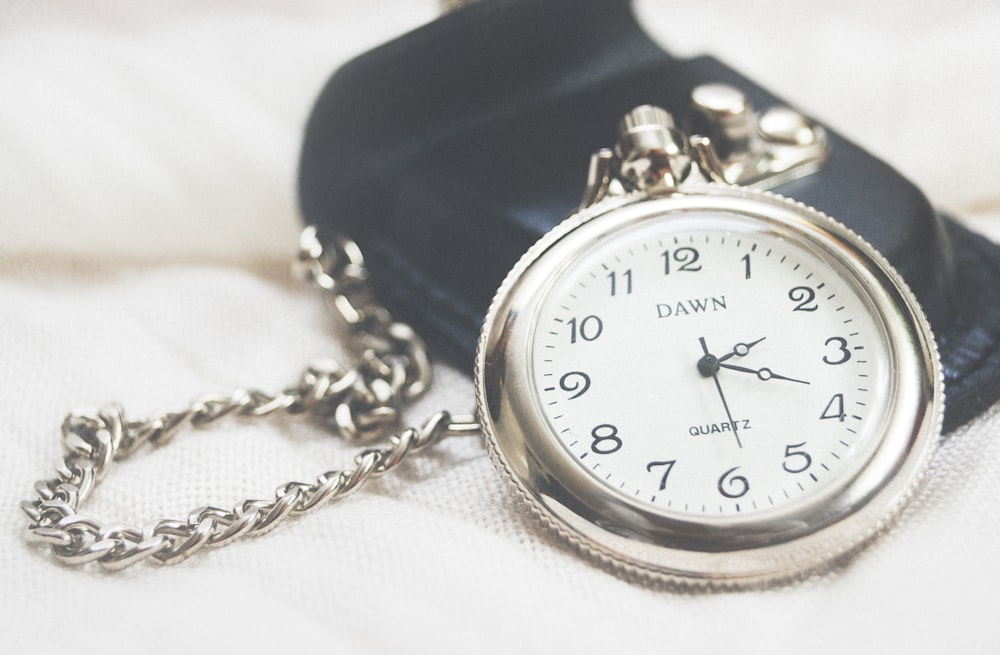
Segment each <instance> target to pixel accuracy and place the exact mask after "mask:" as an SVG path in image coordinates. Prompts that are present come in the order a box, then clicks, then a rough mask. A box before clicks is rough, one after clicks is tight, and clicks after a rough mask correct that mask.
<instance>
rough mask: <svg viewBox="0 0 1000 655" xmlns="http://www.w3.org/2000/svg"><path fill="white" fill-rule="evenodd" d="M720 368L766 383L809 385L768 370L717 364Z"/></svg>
mask: <svg viewBox="0 0 1000 655" xmlns="http://www.w3.org/2000/svg"><path fill="white" fill-rule="evenodd" d="M719 366H720V367H722V368H728V369H730V370H733V371H740V372H741V373H753V374H754V375H756V376H757V378H758V379H760V380H763V381H764V382H767V381H768V380H788V381H789V382H798V383H799V384H809V382H807V381H805V380H797V379H796V378H790V377H788V376H786V375H780V374H778V373H775V372H774V371H772V370H771V369H769V368H766V367H765V368H759V369H758V368H747V367H745V366H736V365H735V364H721V363H720V364H719Z"/></svg>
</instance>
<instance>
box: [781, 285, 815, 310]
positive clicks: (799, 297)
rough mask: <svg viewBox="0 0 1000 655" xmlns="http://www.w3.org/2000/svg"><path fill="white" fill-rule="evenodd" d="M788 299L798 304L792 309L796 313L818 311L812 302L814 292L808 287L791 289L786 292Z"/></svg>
mask: <svg viewBox="0 0 1000 655" xmlns="http://www.w3.org/2000/svg"><path fill="white" fill-rule="evenodd" d="M788 299H789V300H791V301H792V302H796V303H798V304H797V305H795V308H794V309H793V311H796V312H814V311H816V310H817V309H819V307H818V306H817V305H816V303H814V302H813V300H815V299H816V292H815V291H813V290H812V289H811V288H810V287H792V289H791V290H790V291H789V292H788Z"/></svg>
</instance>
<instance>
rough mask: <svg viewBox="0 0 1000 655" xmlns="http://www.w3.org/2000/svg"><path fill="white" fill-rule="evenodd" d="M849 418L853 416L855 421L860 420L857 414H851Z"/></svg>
mask: <svg viewBox="0 0 1000 655" xmlns="http://www.w3.org/2000/svg"><path fill="white" fill-rule="evenodd" d="M851 418H853V419H854V420H856V421H860V420H861V417H860V416H858V415H857V414H851Z"/></svg>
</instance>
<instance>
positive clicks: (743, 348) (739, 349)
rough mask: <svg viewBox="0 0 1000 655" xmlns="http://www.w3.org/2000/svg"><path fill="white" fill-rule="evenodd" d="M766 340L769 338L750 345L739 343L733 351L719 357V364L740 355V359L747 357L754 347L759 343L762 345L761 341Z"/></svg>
mask: <svg viewBox="0 0 1000 655" xmlns="http://www.w3.org/2000/svg"><path fill="white" fill-rule="evenodd" d="M766 338H767V337H761V338H760V339H757V340H756V341H751V342H750V343H743V342H742V341H741V342H740V343H738V344H736V345H735V346H733V349H732V351H730V352H728V353H726V354H725V355H723V356H722V357H719V362H720V363H721V362H724V361H726V360H727V359H730V358H732V357H733V355H738V356H740V357H744V356H746V354H747V353H749V352H750V349H751V348H753V347H754V346H756V345H757V344H758V343H760V342H761V341H763V340H764V339H766Z"/></svg>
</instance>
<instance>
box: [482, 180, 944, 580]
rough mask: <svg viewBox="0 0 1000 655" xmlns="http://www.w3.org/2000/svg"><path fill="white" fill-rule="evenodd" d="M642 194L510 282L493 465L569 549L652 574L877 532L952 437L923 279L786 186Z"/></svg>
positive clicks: (491, 347) (487, 356)
mask: <svg viewBox="0 0 1000 655" xmlns="http://www.w3.org/2000/svg"><path fill="white" fill-rule="evenodd" d="M643 200H644V201H642V202H635V201H619V202H617V203H612V204H611V205H610V206H598V207H595V208H593V210H592V211H589V212H587V211H585V212H582V213H581V214H578V215H576V216H574V217H571V218H570V219H568V220H567V221H566V222H564V224H563V225H561V226H560V227H559V228H557V229H556V230H555V231H554V232H553V233H552V234H550V235H549V236H547V237H546V238H544V239H543V240H542V241H541V242H540V243H539V244H537V245H536V246H535V247H534V248H533V249H532V250H531V251H530V252H529V253H528V254H527V255H526V256H525V258H524V259H522V261H521V262H520V263H519V264H518V266H517V267H516V268H515V270H514V271H513V272H512V274H511V276H510V277H509V278H508V280H507V281H506V282H505V283H504V285H503V286H502V287H501V289H500V291H499V292H498V295H497V298H496V299H495V301H494V305H493V307H492V308H491V311H490V314H489V316H488V317H487V322H486V325H485V326H484V332H483V336H482V340H481V342H480V353H479V360H478V362H477V396H478V400H479V411H480V415H481V420H482V422H483V424H484V427H485V429H486V433H487V438H488V440H489V443H490V447H491V452H492V453H493V454H494V458H495V460H496V461H497V463H498V464H499V465H500V467H501V469H502V470H503V471H504V472H505V473H506V474H507V475H509V476H510V478H511V479H512V480H513V481H514V483H515V484H516V485H517V487H518V488H519V489H520V490H521V491H522V493H523V495H524V496H525V498H526V499H527V500H528V502H529V503H530V504H531V505H532V507H533V508H534V509H535V511H536V513H537V514H539V515H540V516H541V517H542V518H543V520H545V522H546V523H548V524H549V525H551V526H553V527H555V528H556V530H557V531H558V532H559V533H560V534H561V535H562V536H563V537H565V538H567V539H568V540H569V541H570V542H572V543H573V544H574V545H576V546H578V547H580V549H581V550H583V551H584V552H586V553H590V554H592V555H595V556H597V557H598V558H599V559H601V560H602V561H604V562H608V563H611V564H613V565H615V566H617V567H619V568H625V569H626V570H629V571H631V572H640V573H642V574H644V575H652V576H653V577H659V578H664V579H668V580H673V581H678V580H679V581H683V582H686V583H692V584H706V583H707V584H724V585H730V584H735V585H740V584H757V583H760V582H766V581H770V580H776V579H784V578H788V577H795V576H797V575H801V574H803V573H804V572H807V571H810V570H815V569H816V568H818V567H819V566H822V565H824V564H825V563H828V562H829V561H831V560H832V559H834V558H836V557H838V556H840V555H842V554H844V553H846V552H849V551H852V550H854V549H856V548H857V547H858V546H859V545H861V544H863V543H865V542H866V541H869V540H870V539H871V538H872V537H873V536H875V535H876V534H877V533H878V531H879V530H880V529H882V527H884V525H885V524H887V523H888V522H889V520H890V519H891V518H892V517H893V516H895V515H896V514H897V513H898V511H899V510H900V508H901V507H902V506H903V505H904V504H905V502H906V499H907V498H908V496H909V494H910V493H911V492H912V490H913V488H914V486H915V483H916V481H917V480H918V479H919V476H920V475H921V472H922V470H923V467H924V466H925V465H926V462H927V458H928V456H929V454H930V452H931V450H932V448H933V445H934V441H935V439H934V437H935V435H936V433H937V432H936V431H937V430H939V421H940V407H941V389H940V374H939V371H938V368H937V360H936V354H935V351H934V347H933V340H932V337H931V335H930V332H929V329H928V328H927V325H926V321H924V319H923V317H922V315H921V314H920V311H919V309H918V308H917V307H916V305H915V303H914V301H913V299H912V296H911V295H910V294H909V292H908V291H907V290H906V288H905V285H904V284H903V283H902V282H901V281H900V279H899V277H898V276H897V275H896V274H895V273H894V272H892V271H891V269H890V268H889V267H888V264H886V263H885V262H884V260H883V259H882V258H881V257H880V256H879V255H877V253H875V252H874V251H873V250H872V249H871V248H870V247H868V246H867V245H866V244H865V243H864V242H863V241H861V240H860V239H859V238H857V237H856V236H855V235H853V234H852V233H850V232H849V231H848V230H846V228H843V227H842V226H840V225H839V224H836V223H834V222H833V221H831V220H830V219H828V218H826V217H825V216H823V215H821V214H819V213H818V212H815V211H813V210H810V209H808V208H805V207H803V206H801V205H796V204H793V203H791V202H789V201H785V200H783V199H780V198H778V197H775V196H770V195H765V194H760V193H756V192H751V191H747V190H742V189H725V188H723V189H718V190H712V189H710V190H706V191H704V192H701V193H697V194H674V195H671V196H668V197H663V198H658V199H656V198H652V199H650V198H646V199H643Z"/></svg>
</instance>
